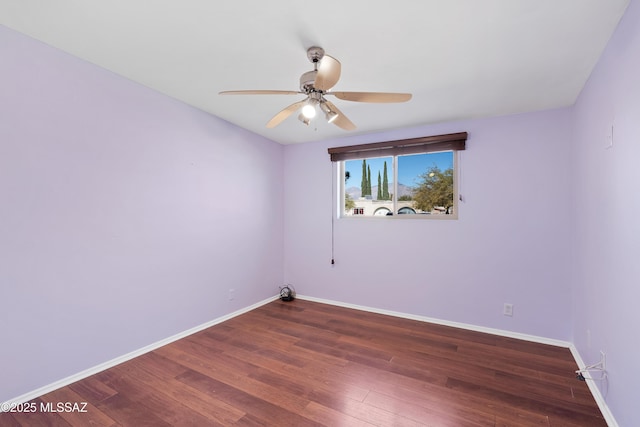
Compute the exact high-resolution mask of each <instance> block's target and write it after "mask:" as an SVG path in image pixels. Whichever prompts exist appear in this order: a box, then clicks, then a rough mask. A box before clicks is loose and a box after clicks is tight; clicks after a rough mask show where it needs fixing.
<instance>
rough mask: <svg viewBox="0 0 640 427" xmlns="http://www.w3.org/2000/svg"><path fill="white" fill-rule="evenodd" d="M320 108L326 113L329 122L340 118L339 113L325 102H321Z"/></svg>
mask: <svg viewBox="0 0 640 427" xmlns="http://www.w3.org/2000/svg"><path fill="white" fill-rule="evenodd" d="M320 109H321V110H322V112H323V113H324V117H325V118H326V119H327V122H328V123H333V121H334V120H335V119H337V118H338V113H336V112H335V111H333V110H332V109H331V108H330V107H329V106H328V105H327V104H326V103H325V102H320Z"/></svg>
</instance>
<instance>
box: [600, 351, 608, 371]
mask: <svg viewBox="0 0 640 427" xmlns="http://www.w3.org/2000/svg"><path fill="white" fill-rule="evenodd" d="M606 362H607V355H606V354H605V353H604V351H602V350H600V364H601V365H602V370H603V371H606V370H607V363H606Z"/></svg>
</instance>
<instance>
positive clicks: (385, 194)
mask: <svg viewBox="0 0 640 427" xmlns="http://www.w3.org/2000/svg"><path fill="white" fill-rule="evenodd" d="M381 199H382V200H390V197H389V178H387V162H386V160H385V162H384V172H383V177H382V198H381Z"/></svg>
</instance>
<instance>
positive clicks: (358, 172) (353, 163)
mask: <svg viewBox="0 0 640 427" xmlns="http://www.w3.org/2000/svg"><path fill="white" fill-rule="evenodd" d="M344 183H345V184H344V188H345V190H344V211H343V212H344V215H345V216H369V217H371V216H386V215H387V214H391V213H392V212H393V201H392V197H393V158H392V157H377V158H369V159H362V160H347V161H345V162H344Z"/></svg>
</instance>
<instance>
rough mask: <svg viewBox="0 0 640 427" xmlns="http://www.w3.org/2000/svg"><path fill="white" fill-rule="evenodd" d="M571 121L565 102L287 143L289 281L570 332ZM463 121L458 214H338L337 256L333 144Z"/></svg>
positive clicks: (398, 306) (482, 322) (377, 304)
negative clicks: (509, 307)
mask: <svg viewBox="0 0 640 427" xmlns="http://www.w3.org/2000/svg"><path fill="white" fill-rule="evenodd" d="M569 119H570V110H568V109H560V110H554V111H548V112H541V113H531V114H522V115H515V116H509V117H502V118H495V119H486V120H474V121H468V122H459V123H451V124H442V125H435V126H425V127H421V128H415V129H406V130H398V131H395V132H389V133H386V134H377V135H365V136H359V137H352V138H345V139H342V140H334V141H326V142H318V143H311V144H304V145H292V146H287V147H285V156H284V159H285V177H287V179H286V180H285V194H286V195H287V197H285V280H286V281H287V282H288V283H292V284H293V285H294V286H296V288H297V290H298V292H299V293H301V294H305V295H309V296H313V297H317V298H326V299H332V300H337V301H342V302H346V303H352V304H357V305H364V306H370V307H374V308H378V309H386V310H392V311H398V312H403V313H409V314H415V315H421V316H427V317H433V318H438V319H442V320H449V321H456V322H464V323H469V324H473V325H479V326H485V327H492V328H499V329H503V330H509V331H515V332H519V333H525V334H533V335H538V336H543V337H549V338H555V339H562V340H568V339H569V338H570V337H571V299H570V298H571V290H570V270H569V263H568V259H569V252H570V246H569V245H570V234H569V232H568V230H569V224H570V221H571V219H570V217H569V215H568V209H569V206H568V194H569V188H570V183H569V176H570V175H569V168H568V163H569V161H570V159H571V157H570V152H569V148H570V137H571V132H570V130H571V128H570V120H569ZM460 131H467V132H469V139H468V141H467V150H466V151H464V152H463V153H461V167H462V175H463V176H462V183H461V184H462V185H461V189H460V191H461V193H462V194H463V195H464V199H465V202H464V203H461V204H460V207H459V213H460V215H459V217H460V219H459V220H416V219H409V218H406V219H401V218H399V217H398V218H371V219H339V220H337V221H336V222H335V260H336V264H335V266H331V264H330V260H331V215H332V167H331V163H330V161H329V156H328V154H327V148H328V147H331V146H339V145H350V144H357V143H365V142H374V141H382V140H390V139H403V138H411V137H417V136H424V135H435V134H442V133H451V132H460ZM505 302H509V303H513V304H514V316H513V317H512V318H511V317H505V316H504V315H503V314H502V308H503V303H505Z"/></svg>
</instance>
